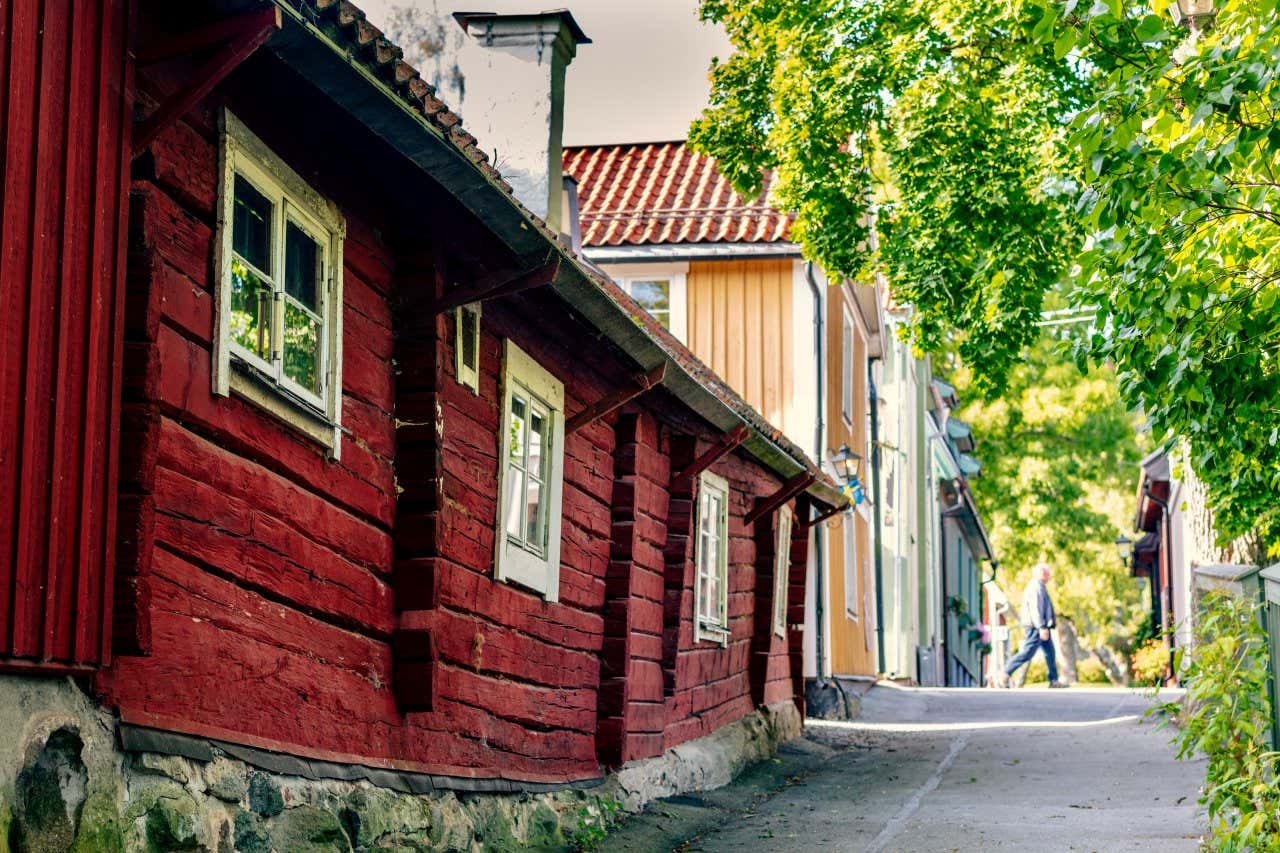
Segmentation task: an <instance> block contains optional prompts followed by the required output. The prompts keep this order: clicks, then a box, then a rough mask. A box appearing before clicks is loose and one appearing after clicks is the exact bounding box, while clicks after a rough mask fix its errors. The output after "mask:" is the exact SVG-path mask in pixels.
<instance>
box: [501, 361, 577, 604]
mask: <svg viewBox="0 0 1280 853" xmlns="http://www.w3.org/2000/svg"><path fill="white" fill-rule="evenodd" d="M517 387H520V388H522V389H523V390H525V391H526V392H527V393H528V394H530V395H531V396H533V397H534V398H536V399H537V400H538V402H540V403H541V404H542V405H543V406H544V407H545V408H546V409H547V422H548V423H547V432H548V437H547V443H548V444H547V447H546V449H545V450H544V452H545V454H546V466H547V467H546V472H547V473H546V474H545V476H544V479H543V488H544V489H545V495H544V497H543V501H542V507H543V509H542V512H543V514H544V518H545V524H546V526H545V529H544V530H543V539H544V543H543V552H542V553H541V554H538V553H535V552H534V551H532V550H530V549H529V548H528V547H527V546H526V545H525V543H523V542H521V541H519V540H512V539H511V538H510V537H509V534H508V533H507V524H506V507H507V499H508V496H507V492H508V489H509V488H511V486H512V480H513V478H512V477H511V476H510V473H509V472H510V469H511V465H510V461H509V459H508V454H507V453H506V452H505V450H504V449H503V444H504V442H503V436H505V435H507V433H508V431H509V430H510V424H511V408H512V406H511V398H512V394H513V392H514V391H515V390H516V388H517ZM498 423H499V432H498V434H497V436H495V437H496V439H497V449H498V492H497V494H498V503H497V508H496V512H495V525H494V530H495V537H494V539H495V544H494V578H495V579H496V580H499V581H504V582H506V583H511V584H516V585H518V586H521V587H524V588H525V589H529V590H532V591H534V592H537V593H540V594H541V595H542V596H543V597H544V598H546V600H547V601H559V599H560V536H561V510H562V499H563V492H564V423H565V421H564V383H562V382H560V381H559V380H558V379H556V378H555V377H554V376H552V375H551V374H550V373H549V372H548V371H547V370H546V368H544V367H543V366H542V365H540V364H538V363H537V362H536V361H535V360H534V359H533V358H532V357H531V356H529V355H528V354H527V353H526V352H524V350H522V349H520V347H518V346H516V344H514V343H513V342H512V341H511V340H510V339H505V340H504V341H503V358H502V419H501V420H500V421H499V422H498Z"/></svg>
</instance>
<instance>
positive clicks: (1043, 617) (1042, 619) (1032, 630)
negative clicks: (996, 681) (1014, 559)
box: [1000, 563, 1067, 687]
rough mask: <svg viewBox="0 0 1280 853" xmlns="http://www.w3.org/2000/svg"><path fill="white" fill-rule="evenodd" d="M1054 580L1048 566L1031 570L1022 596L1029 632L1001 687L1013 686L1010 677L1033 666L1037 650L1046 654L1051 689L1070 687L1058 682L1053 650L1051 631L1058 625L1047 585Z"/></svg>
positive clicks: (1001, 681)
mask: <svg viewBox="0 0 1280 853" xmlns="http://www.w3.org/2000/svg"><path fill="white" fill-rule="evenodd" d="M1052 577H1053V569H1051V568H1050V567H1049V565H1048V563H1040V564H1039V565H1037V566H1036V567H1035V568H1034V569H1032V570H1031V580H1030V582H1028V583H1027V588H1026V589H1025V590H1024V591H1023V593H1022V625H1023V627H1024V628H1026V629H1027V636H1026V638H1025V639H1024V640H1023V641H1022V648H1021V649H1020V650H1019V651H1018V653H1017V654H1016V655H1014V656H1013V657H1012V658H1010V659H1009V662H1008V663H1007V664H1005V667H1004V673H1003V675H1002V676H1001V678H1000V686H1001V687H1008V686H1009V676H1011V675H1013V674H1014V673H1015V672H1016V671H1017V670H1018V667H1020V666H1022V665H1023V664H1026V663H1030V661H1031V659H1032V658H1033V657H1035V654H1036V651H1037V650H1039V651H1041V652H1043V653H1044V663H1045V666H1046V667H1047V668H1048V670H1049V686H1050V687H1066V686H1067V685H1066V684H1065V683H1063V682H1061V681H1059V680H1058V661H1057V657H1056V655H1055V654H1054V651H1053V638H1052V637H1051V636H1050V634H1049V631H1050V629H1052V628H1053V627H1054V626H1055V624H1056V623H1055V622H1054V618H1053V599H1051V598H1050V597H1049V588H1048V587H1047V586H1046V584H1047V583H1048V582H1049V580H1050V579H1051V578H1052Z"/></svg>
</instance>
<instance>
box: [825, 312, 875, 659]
mask: <svg viewBox="0 0 1280 853" xmlns="http://www.w3.org/2000/svg"><path fill="white" fill-rule="evenodd" d="M827 297H828V299H827V358H828V362H827V403H826V421H827V436H828V441H829V443H830V444H831V448H830V449H831V450H835V449H837V448H839V446H840V445H841V444H848V445H849V447H850V448H851V449H852V450H853V451H854V452H855V453H859V454H861V455H862V457H863V460H862V480H863V481H864V482H866V481H867V479H868V475H869V472H870V464H871V461H870V458H869V457H870V454H869V450H868V447H867V439H868V435H867V429H868V427H867V407H868V405H869V402H868V399H867V397H868V389H867V338H866V333H865V331H864V329H863V327H862V325H861V323H859V321H858V311H857V306H856V305H854V304H853V299H852V298H851V297H850V295H849V294H847V293H846V292H845V289H844V288H843V287H832V288H830V289H829V290H828V291H827ZM846 314H848V315H849V316H850V317H851V319H852V320H853V377H852V378H853V412H852V415H853V417H852V419H851V422H847V421H846V420H845V418H844V412H843V411H842V410H841V409H842V406H841V402H842V391H843V389H842V388H841V383H842V381H843V376H844V371H843V366H844V346H843V334H844V323H845V320H844V318H845V315H846ZM867 498H868V499H870V498H871V495H870V494H868V495H867ZM849 524H852V525H853V529H854V537H855V560H856V565H855V570H854V572H853V577H854V578H855V582H856V583H857V585H858V589H857V603H858V615H857V618H852V617H850V616H849V615H848V612H847V611H846V610H845V565H844V563H845V556H844V552H845V548H844V535H845V531H844V527H845V525H849ZM826 529H827V553H828V555H829V557H828V560H827V573H828V574H827V578H828V586H827V588H828V589H829V590H830V591H831V597H830V613H829V616H828V619H827V623H828V625H830V630H831V670H832V673H833V674H835V675H875V673H876V644H875V622H874V619H875V612H874V608H875V596H874V595H873V583H874V579H873V575H872V570H871V525H870V524H869V523H868V522H867V519H865V518H863V517H862V516H861V515H860V514H857V513H854V514H853V515H852V516H850V515H848V514H843V515H841V516H839V517H838V518H837V519H833V520H832V521H831V522H829V523H828V524H827V525H826Z"/></svg>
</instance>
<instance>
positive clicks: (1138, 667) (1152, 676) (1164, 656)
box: [1129, 639, 1169, 687]
mask: <svg viewBox="0 0 1280 853" xmlns="http://www.w3.org/2000/svg"><path fill="white" fill-rule="evenodd" d="M1168 667H1169V647H1168V646H1167V645H1165V643H1164V641H1163V640H1160V639H1153V640H1147V641H1146V642H1145V643H1143V644H1142V645H1141V646H1139V647H1138V650H1137V651H1135V652H1134V653H1133V660H1131V661H1130V662H1129V675H1130V676H1131V677H1132V678H1133V680H1134V682H1135V683H1137V684H1140V685H1142V686H1143V687H1157V686H1159V685H1160V683H1161V682H1162V681H1164V677H1165V673H1166V672H1167V671H1168Z"/></svg>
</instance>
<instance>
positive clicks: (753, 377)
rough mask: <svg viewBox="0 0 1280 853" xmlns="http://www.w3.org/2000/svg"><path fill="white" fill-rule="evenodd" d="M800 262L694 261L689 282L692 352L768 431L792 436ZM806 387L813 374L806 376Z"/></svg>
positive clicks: (787, 260) (774, 260) (690, 342)
mask: <svg viewBox="0 0 1280 853" xmlns="http://www.w3.org/2000/svg"><path fill="white" fill-rule="evenodd" d="M793 263H794V262H793V261H792V260H790V259H786V258H783V259H758V260H756V259H753V260H724V261H694V262H691V263H690V264H689V273H688V279H687V285H686V287H687V293H688V310H689V342H688V343H689V349H691V350H692V351H693V353H694V355H696V356H698V358H700V359H702V360H703V361H704V362H706V363H707V365H708V366H709V367H710V368H711V369H712V370H714V371H715V372H716V373H718V374H720V377H721V378H722V379H723V380H724V381H725V382H726V383H728V384H729V386H730V387H731V388H733V389H734V390H735V391H737V392H738V393H739V394H741V395H742V397H743V399H745V400H746V401H747V402H748V403H750V404H751V405H752V406H753V407H755V409H756V410H757V411H759V412H760V414H762V415H764V417H765V419H766V420H768V421H769V423H771V424H773V425H774V426H776V427H778V428H779V429H781V430H783V431H784V432H788V433H789V432H790V431H792V429H793V428H794V427H795V426H796V425H795V424H792V423H788V419H789V417H790V416H791V407H790V406H788V405H787V401H788V400H789V399H790V397H791V394H792V392H793V390H794V388H793V384H792V383H793V382H795V381H797V379H796V377H795V376H794V373H795V365H794V364H793V361H794V356H793V355H792V353H793V348H792V337H791V328H792V326H791V323H792V310H793V308H792V300H793V297H794V292H793V279H792V274H793V269H794V267H793ZM804 376H805V378H806V379H807V381H810V382H811V381H812V377H811V374H810V373H809V372H808V371H805V372H804Z"/></svg>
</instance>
